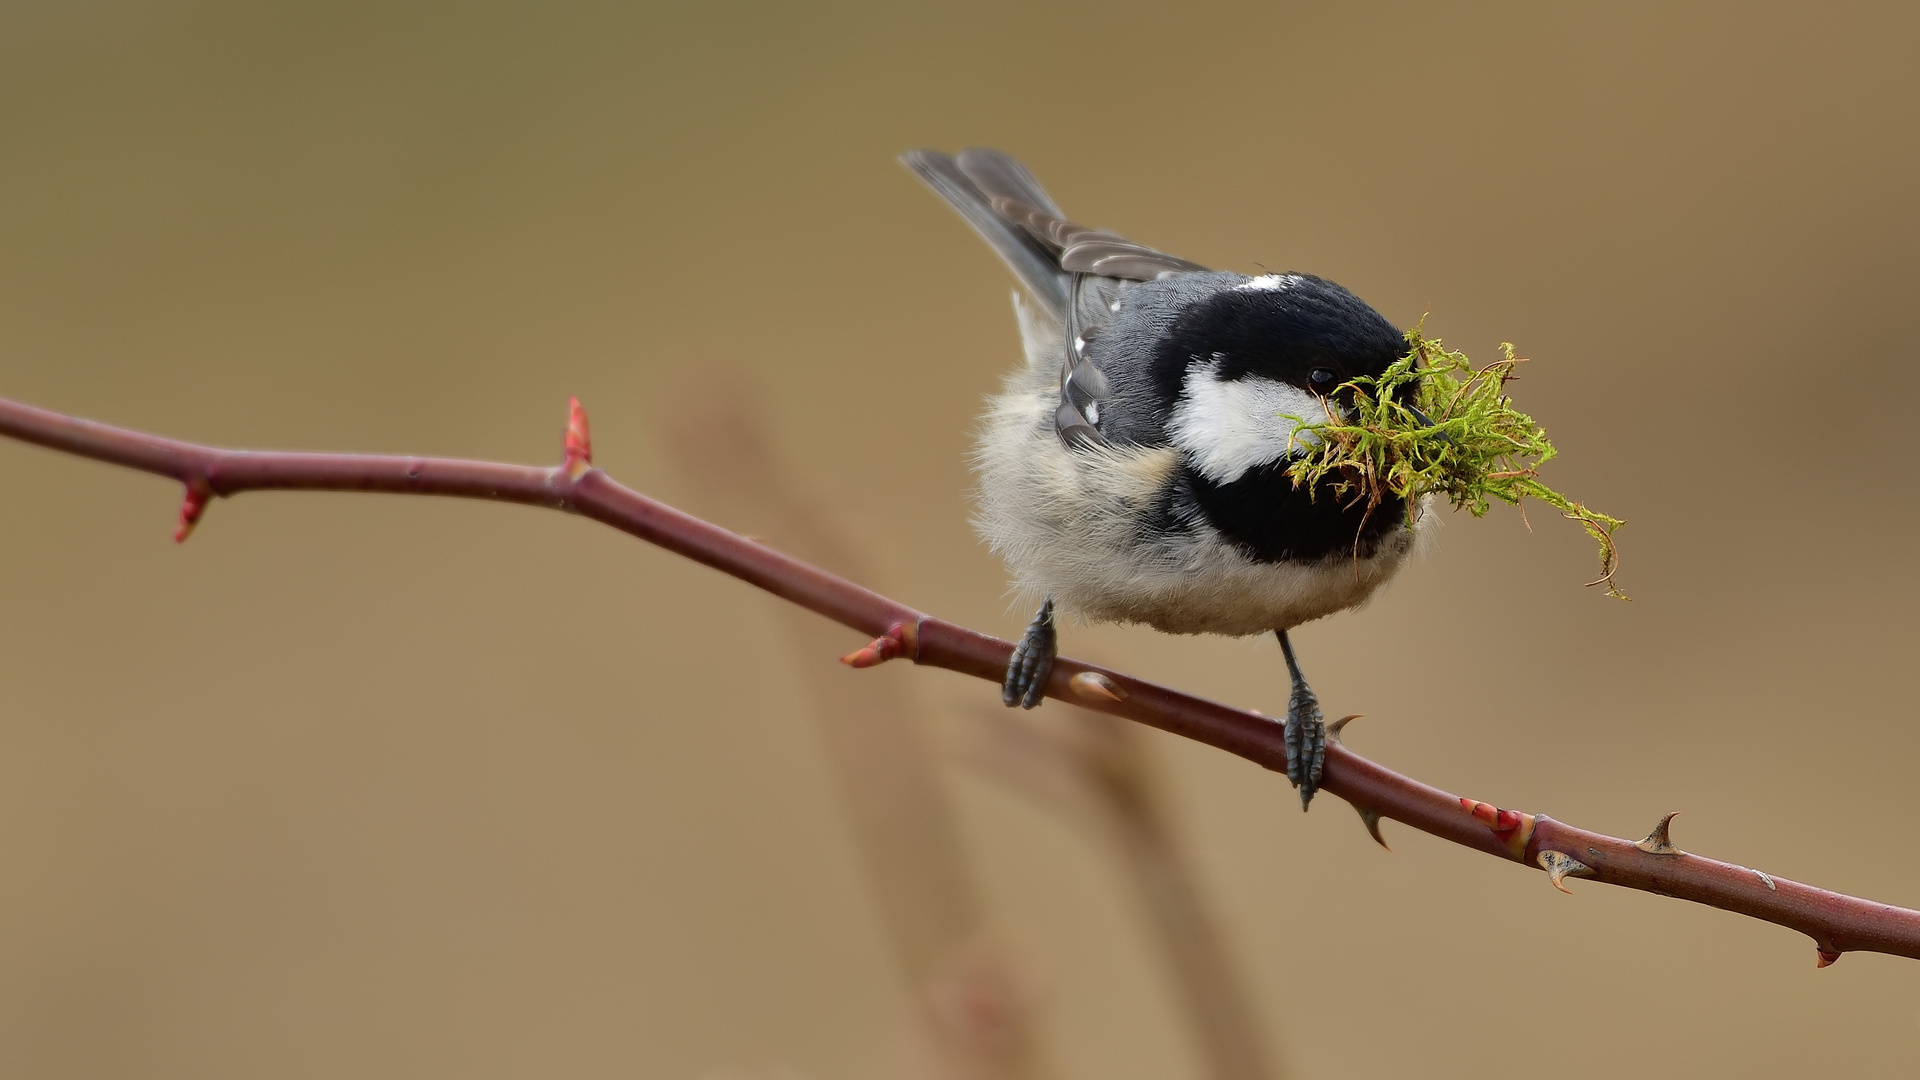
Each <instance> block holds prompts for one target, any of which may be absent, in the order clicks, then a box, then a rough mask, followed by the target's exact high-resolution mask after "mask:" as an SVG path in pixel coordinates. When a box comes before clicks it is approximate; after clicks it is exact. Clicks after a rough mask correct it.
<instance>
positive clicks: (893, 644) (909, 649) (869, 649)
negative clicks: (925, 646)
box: [840, 623, 918, 668]
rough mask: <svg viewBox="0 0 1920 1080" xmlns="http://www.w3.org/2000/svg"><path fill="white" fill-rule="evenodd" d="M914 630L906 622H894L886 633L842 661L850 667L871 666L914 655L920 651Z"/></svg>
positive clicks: (841, 659)
mask: <svg viewBox="0 0 1920 1080" xmlns="http://www.w3.org/2000/svg"><path fill="white" fill-rule="evenodd" d="M914 630H915V628H914V627H911V626H908V625H907V624H906V623H894V624H893V625H892V626H889V627H887V632H886V633H885V634H883V635H881V636H880V637H877V638H874V639H873V640H872V641H869V642H867V644H866V645H865V646H864V647H862V648H859V649H855V650H854V651H852V652H850V653H848V654H847V655H845V656H843V657H841V658H840V662H841V663H843V664H845V665H847V666H848V667H850V668H870V667H877V666H879V665H881V664H884V663H886V662H887V661H889V660H892V659H895V658H896V657H901V656H913V655H915V654H916V653H917V652H918V649H917V648H916V645H915V640H914V639H915V637H916V635H915V633H914Z"/></svg>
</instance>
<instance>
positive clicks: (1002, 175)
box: [900, 150, 1071, 321]
mask: <svg viewBox="0 0 1920 1080" xmlns="http://www.w3.org/2000/svg"><path fill="white" fill-rule="evenodd" d="M900 160H901V161H902V162H904V163H905V164H906V166H907V168H909V169H912V170H913V171H914V172H915V173H917V174H918V175H919V177H920V179H922V180H924V181H926V183H927V186H928V187H931V188H932V189H933V190H934V193H935V194H937V195H939V196H940V197H941V198H942V199H945V200H946V202H947V205H949V206H951V207H953V208H954V210H956V211H958V212H959V214H960V216H961V217H963V218H965V219H966V221H967V224H969V225H971V226H973V231H974V232H977V233H979V234H980V236H981V238H982V239H984V240H985V241H986V242H987V244H988V246H990V247H992V248H993V250H994V253H995V254H997V255H999V256H1000V258H1001V261H1003V262H1005V263H1006V264H1007V267H1008V269H1010V270H1012V271H1013V275H1014V277H1016V278H1018V279H1019V280H1020V284H1021V285H1022V286H1023V287H1024V288H1025V289H1026V290H1027V292H1028V293H1029V294H1030V295H1031V296H1032V297H1033V298H1034V300H1035V301H1036V302H1038V303H1039V304H1040V306H1041V307H1043V308H1045V309H1046V311H1047V313H1048V314H1049V315H1051V316H1052V317H1053V318H1054V320H1055V321H1059V320H1061V319H1062V317H1063V315H1064V313H1065V312H1066V309H1067V293H1068V280H1069V278H1070V276H1071V275H1069V274H1067V273H1066V272H1065V271H1063V270H1061V269H1060V262H1059V256H1058V255H1057V254H1056V253H1055V252H1052V251H1049V250H1048V249H1047V248H1046V247H1045V246H1044V245H1042V244H1041V243H1040V242H1039V241H1038V240H1037V239H1035V238H1034V237H1033V236H1031V235H1029V234H1028V232H1027V231H1026V230H1025V229H1023V228H1021V227H1020V226H1018V225H1016V224H1014V223H1013V222H1010V221H1008V220H1007V219H1006V218H1004V217H1002V216H1001V215H1000V214H999V212H997V211H996V210H995V209H994V207H993V199H994V196H996V195H998V196H1000V197H1002V198H1011V199H1015V200H1018V201H1020V202H1025V203H1028V204H1029V205H1039V204H1036V203H1035V202H1034V200H1035V198H1036V197H1037V198H1038V199H1039V200H1041V202H1043V203H1044V206H1043V207H1042V208H1043V209H1048V210H1050V211H1051V212H1052V213H1054V214H1056V215H1057V214H1058V213H1059V210H1058V208H1056V207H1054V205H1053V200H1052V199H1049V198H1047V193H1046V191H1044V190H1043V189H1042V188H1041V187H1040V184H1039V182H1038V181H1036V180H1034V178H1033V175H1032V174H1031V173H1029V172H1027V170H1026V168H1025V167H1023V166H1022V165H1021V164H1020V163H1019V162H1017V161H1015V160H1013V159H1012V158H1010V157H1007V156H1006V155H1005V154H1001V153H998V152H997V151H992V150H966V151H962V152H961V155H960V158H959V159H958V160H955V159H954V158H952V157H950V156H948V155H946V154H943V153H940V152H939V151H937V150H914V151H911V152H909V153H906V154H903V155H901V158H900Z"/></svg>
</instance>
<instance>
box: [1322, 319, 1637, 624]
mask: <svg viewBox="0 0 1920 1080" xmlns="http://www.w3.org/2000/svg"><path fill="white" fill-rule="evenodd" d="M1422 325H1425V321H1424V320H1422ZM1420 331H1421V328H1420V327H1418V326H1416V327H1414V328H1413V329H1412V330H1409V331H1407V345H1408V346H1409V348H1408V350H1407V355H1406V356H1404V357H1401V358H1400V359H1399V360H1396V361H1394V362H1393V364H1392V365H1390V366H1389V367H1388V368H1387V370H1386V371H1384V372H1382V373H1381V374H1380V375H1379V376H1377V377H1363V378H1358V379H1353V380H1350V381H1348V382H1345V383H1342V384H1341V385H1340V386H1339V387H1338V388H1336V389H1335V390H1334V392H1333V395H1332V397H1330V398H1323V399H1321V401H1322V404H1323V405H1325V406H1326V410H1327V411H1326V416H1325V417H1324V422H1308V418H1295V419H1298V420H1300V421H1301V422H1300V424H1299V426H1298V427H1297V428H1296V429H1295V431H1294V436H1295V443H1294V445H1295V447H1296V448H1297V449H1296V452H1295V458H1294V461H1293V463H1292V465H1290V466H1289V467H1288V469H1287V476H1288V477H1289V478H1290V479H1291V480H1292V481H1293V483H1294V486H1295V487H1301V486H1305V487H1306V488H1307V490H1308V491H1309V492H1313V493H1315V494H1316V496H1317V495H1318V493H1320V492H1322V491H1324V492H1327V493H1329V494H1331V495H1332V496H1333V497H1335V498H1339V499H1348V500H1352V501H1355V502H1364V503H1365V504H1366V506H1367V508H1368V510H1369V511H1371V510H1372V509H1373V508H1375V507H1377V506H1379V505H1380V503H1381V501H1382V500H1384V499H1385V498H1386V497H1387V496H1389V495H1393V496H1397V497H1399V498H1400V499H1402V500H1404V501H1405V504H1406V507H1407V513H1408V515H1409V516H1411V515H1415V514H1418V513H1419V512H1420V502H1421V498H1422V496H1426V495H1444V496H1446V498H1447V501H1448V502H1451V503H1452V504H1453V506H1454V509H1456V510H1466V511H1467V512H1468V513H1471V514H1472V515H1473V516H1474V517H1483V516H1485V515H1486V512H1487V509H1488V507H1489V506H1491V505H1492V502H1493V501H1494V500H1496V499H1497V500H1499V501H1500V502H1505V503H1512V504H1513V505H1515V506H1519V505H1520V502H1521V500H1522V499H1538V500H1539V501H1541V502H1543V503H1546V504H1547V505H1548V506H1551V507H1553V508H1554V509H1556V510H1558V511H1560V512H1561V513H1562V514H1563V515H1565V516H1567V517H1569V518H1572V519H1573V520H1575V521H1578V522H1579V523H1580V524H1581V525H1582V526H1584V527H1585V528H1586V530H1587V534H1588V535H1589V536H1591V537H1593V538H1594V540H1595V541H1597V542H1598V543H1599V545H1600V576H1599V577H1598V578H1595V579H1594V580H1593V581H1590V582H1588V583H1587V584H1588V585H1604V586H1606V588H1607V592H1608V593H1609V594H1610V595H1613V596H1617V597H1619V598H1620V599H1622V600H1625V599H1626V598H1627V596H1626V594H1625V593H1623V592H1621V591H1620V589H1619V587H1618V586H1616V585H1615V584H1614V581H1613V575H1614V571H1615V570H1616V569H1618V568H1619V563H1620V559H1619V554H1618V552H1617V551H1616V550H1615V548H1614V544H1613V531H1614V530H1615V529H1617V528H1619V527H1620V526H1621V525H1623V524H1625V523H1624V522H1622V521H1621V520H1620V519H1619V518H1615V517H1608V516H1607V515H1606V514H1602V513H1600V512H1598V511H1595V510H1590V509H1588V508H1587V507H1585V506H1583V505H1581V504H1580V503H1577V502H1574V501H1573V500H1572V499H1569V498H1567V497H1566V496H1564V495H1562V494H1560V493H1559V492H1557V491H1555V490H1553V489H1552V488H1550V487H1548V486H1547V485H1545V484H1543V483H1541V482H1540V467H1541V466H1542V465H1545V464H1546V463H1547V462H1549V461H1551V460H1553V458H1554V455H1555V454H1556V453H1558V451H1556V450H1555V449H1554V447H1553V444H1552V443H1551V442H1548V441H1547V432H1546V429H1545V428H1542V427H1539V426H1538V425H1536V424H1535V423H1534V422H1533V418H1532V417H1531V416H1528V415H1527V414H1526V413H1523V412H1521V411H1519V410H1518V409H1515V408H1514V407H1513V399H1512V398H1510V397H1508V396H1507V394H1506V385H1507V380H1509V379H1511V378H1513V374H1514V368H1515V367H1516V366H1518V365H1520V364H1522V363H1524V362H1525V361H1524V360H1523V359H1522V358H1519V357H1516V356H1514V355H1513V346H1512V345H1511V344H1506V343H1502V344H1501V346H1500V351H1501V353H1502V354H1503V355H1502V358H1501V359H1499V360H1495V361H1494V362H1493V363H1491V364H1488V365H1487V366H1486V367H1483V368H1475V367H1474V366H1473V364H1472V363H1471V362H1470V361H1469V360H1468V359H1467V357H1466V355H1465V354H1464V353H1457V352H1452V351H1450V350H1448V349H1444V348H1441V347H1440V339H1438V338H1429V337H1426V336H1425V335H1423V334H1422V333H1421V332H1420ZM1312 419H1313V420H1315V421H1319V420H1320V419H1321V418H1312ZM1309 433H1310V434H1311V435H1312V436H1313V438H1309V439H1303V438H1300V436H1301V435H1303V434H1309ZM1524 512H1525V510H1524V508H1523V509H1522V513H1523V514H1524Z"/></svg>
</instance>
